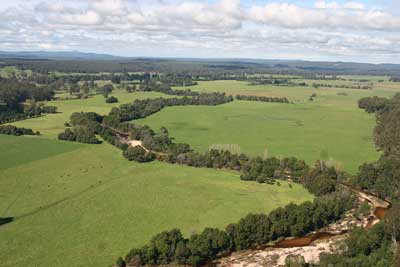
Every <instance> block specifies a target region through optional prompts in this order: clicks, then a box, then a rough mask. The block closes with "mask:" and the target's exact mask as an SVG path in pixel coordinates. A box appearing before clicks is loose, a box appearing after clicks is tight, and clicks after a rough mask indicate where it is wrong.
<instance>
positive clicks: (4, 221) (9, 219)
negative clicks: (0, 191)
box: [0, 217, 14, 226]
mask: <svg viewBox="0 0 400 267" xmlns="http://www.w3.org/2000/svg"><path fill="white" fill-rule="evenodd" d="M13 221H14V217H5V218H2V217H0V226H2V225H4V224H7V223H10V222H13Z"/></svg>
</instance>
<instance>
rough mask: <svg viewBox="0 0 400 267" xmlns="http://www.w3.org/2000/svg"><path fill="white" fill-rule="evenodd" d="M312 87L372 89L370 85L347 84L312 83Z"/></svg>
mask: <svg viewBox="0 0 400 267" xmlns="http://www.w3.org/2000/svg"><path fill="white" fill-rule="evenodd" d="M366 81H367V80H366ZM312 86H313V87H314V88H319V87H326V88H344V89H362V90H371V89H372V87H373V84H372V83H368V84H355V85H348V84H331V83H313V84H312Z"/></svg>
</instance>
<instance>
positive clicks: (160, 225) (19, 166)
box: [0, 136, 312, 267]
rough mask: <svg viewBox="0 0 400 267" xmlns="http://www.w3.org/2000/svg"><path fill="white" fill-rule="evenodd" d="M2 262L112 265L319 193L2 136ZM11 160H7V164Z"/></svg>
mask: <svg viewBox="0 0 400 267" xmlns="http://www.w3.org/2000/svg"><path fill="white" fill-rule="evenodd" d="M0 146H1V147H2V148H3V147H7V148H10V149H11V152H10V151H9V150H8V149H7V150H6V149H2V150H1V151H0V158H1V165H0V199H1V201H0V217H6V216H12V217H15V218H16V220H15V221H14V222H12V223H10V224H7V225H3V226H1V227H0V255H1V256H0V258H1V260H0V266H2V267H3V266H4V267H6V266H65V267H70V266H85V267H86V266H93V267H98V266H110V265H111V264H112V263H113V261H114V260H115V259H116V257H117V256H119V255H122V254H125V253H126V252H127V251H128V250H129V249H130V248H132V247H135V246H139V245H142V244H144V243H145V242H147V241H148V240H149V238H150V237H151V236H152V235H154V234H155V233H158V232H160V231H162V230H167V229H171V228H173V227H179V228H181V229H182V230H183V231H184V233H185V234H186V235H189V234H190V233H193V232H196V231H200V230H202V229H203V228H204V227H206V226H211V227H224V226H225V225H227V224H228V223H231V222H235V221H237V220H238V219H239V218H240V217H242V216H244V215H245V214H247V213H249V212H269V211H270V210H271V209H273V208H275V207H278V206H282V205H285V204H287V203H290V202H295V203H300V202H303V201H305V200H310V199H311V198H312V197H311V196H310V194H309V193H307V192H306V191H305V189H303V188H302V187H301V186H300V185H296V184H294V185H293V188H289V186H288V183H285V182H281V186H277V185H274V186H271V185H265V184H264V185H261V184H258V183H252V182H243V181H241V180H240V179H239V175H238V174H237V173H232V172H227V171H216V170H213V169H196V168H190V167H184V166H179V165H170V164H163V163H158V162H153V163H151V164H137V163H132V162H129V161H127V160H124V159H123V158H122V156H121V152H120V151H119V150H117V149H116V148H114V147H112V146H110V145H108V144H103V145H84V144H74V143H67V142H62V141H57V140H50V139H43V138H40V137H31V138H30V137H12V136H0ZM4 160H5V161H4Z"/></svg>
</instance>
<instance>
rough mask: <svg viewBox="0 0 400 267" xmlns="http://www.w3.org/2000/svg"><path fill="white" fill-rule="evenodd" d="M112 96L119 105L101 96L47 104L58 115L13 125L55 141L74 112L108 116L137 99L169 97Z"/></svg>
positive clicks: (150, 94) (115, 93)
mask: <svg viewBox="0 0 400 267" xmlns="http://www.w3.org/2000/svg"><path fill="white" fill-rule="evenodd" d="M112 95H113V96H116V97H117V98H118V100H119V102H118V103H112V104H108V103H106V102H105V99H104V97H103V96H101V95H95V96H93V97H90V98H88V99H72V100H57V101H50V102H46V105H49V106H57V107H58V113H56V114H46V115H44V116H41V117H38V118H33V119H28V120H23V121H18V122H13V123H11V124H12V125H15V126H17V127H25V128H31V129H33V130H35V131H40V133H41V134H42V135H43V137H48V138H53V139H54V138H57V135H58V134H59V133H60V132H62V131H64V129H65V126H64V123H65V122H68V121H69V117H70V116H71V114H72V113H74V112H82V111H84V112H97V113H99V114H102V115H106V114H107V113H108V112H110V110H111V108H113V107H118V106H120V105H121V104H125V103H131V102H133V101H134V100H135V99H145V98H155V97H168V96H165V95H164V94H160V93H153V92H146V93H144V92H135V93H126V92H125V91H123V90H114V91H113V94H112Z"/></svg>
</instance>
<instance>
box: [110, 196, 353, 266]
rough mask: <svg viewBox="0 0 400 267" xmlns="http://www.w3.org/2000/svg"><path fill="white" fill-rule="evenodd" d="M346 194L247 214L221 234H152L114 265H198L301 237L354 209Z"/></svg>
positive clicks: (214, 231)
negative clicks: (290, 237) (217, 257)
mask: <svg viewBox="0 0 400 267" xmlns="http://www.w3.org/2000/svg"><path fill="white" fill-rule="evenodd" d="M354 203H355V199H354V197H353V196H352V194H351V193H350V192H346V191H341V192H336V193H333V194H330V195H326V196H323V197H319V198H316V199H315V200H314V201H313V202H305V203H303V204H301V205H295V204H289V205H287V206H285V207H283V208H278V209H275V210H274V211H272V212H271V213H270V214H269V215H266V214H249V215H247V216H246V217H244V218H242V219H240V220H239V222H237V223H234V224H230V225H228V226H227V227H226V229H225V230H224V231H222V230H219V229H214V228H205V229H204V230H203V231H202V232H201V233H199V234H194V235H192V236H191V237H189V238H184V237H183V235H182V233H181V231H180V230H178V229H173V230H171V231H164V232H162V233H160V234H157V235H155V236H154V237H153V238H152V239H151V240H150V242H149V243H148V244H147V245H145V246H143V247H141V248H135V249H132V250H131V251H130V252H129V253H128V254H127V255H126V256H125V258H124V259H122V258H119V259H118V266H132V267H133V266H143V265H162V264H169V263H176V264H180V265H190V266H201V265H202V264H204V263H206V262H207V261H208V260H210V259H213V258H215V257H216V256H218V255H219V254H222V253H226V252H233V251H238V250H243V249H248V248H251V247H254V246H257V245H263V244H267V243H269V242H271V241H274V240H277V239H279V238H283V237H288V236H304V235H305V234H307V233H309V232H311V231H314V230H315V229H319V228H321V227H323V226H325V225H327V224H329V223H331V222H333V221H335V220H338V219H340V218H341V216H343V214H344V213H345V212H346V211H347V210H349V209H351V208H352V207H353V206H354Z"/></svg>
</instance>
